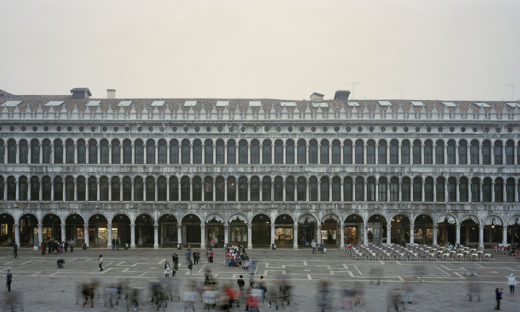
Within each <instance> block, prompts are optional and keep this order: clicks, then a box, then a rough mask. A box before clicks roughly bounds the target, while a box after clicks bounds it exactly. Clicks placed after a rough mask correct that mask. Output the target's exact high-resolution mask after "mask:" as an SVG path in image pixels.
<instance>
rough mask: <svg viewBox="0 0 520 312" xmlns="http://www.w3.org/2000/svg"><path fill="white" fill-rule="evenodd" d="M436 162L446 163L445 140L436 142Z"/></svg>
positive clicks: (438, 163) (439, 163)
mask: <svg viewBox="0 0 520 312" xmlns="http://www.w3.org/2000/svg"><path fill="white" fill-rule="evenodd" d="M435 163H436V164H437V165H443V164H444V141H442V140H437V142H436V143H435Z"/></svg>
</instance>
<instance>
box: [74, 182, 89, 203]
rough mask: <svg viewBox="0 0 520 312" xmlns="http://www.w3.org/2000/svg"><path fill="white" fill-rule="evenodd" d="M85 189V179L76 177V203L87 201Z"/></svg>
mask: <svg viewBox="0 0 520 312" xmlns="http://www.w3.org/2000/svg"><path fill="white" fill-rule="evenodd" d="M86 189H87V183H86V182H85V177H82V176H80V177H78V178H77V179H76V193H77V195H76V196H77V200H78V201H85V200H86V199H87V196H86Z"/></svg>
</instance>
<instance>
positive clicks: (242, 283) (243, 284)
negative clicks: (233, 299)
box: [237, 275, 246, 299]
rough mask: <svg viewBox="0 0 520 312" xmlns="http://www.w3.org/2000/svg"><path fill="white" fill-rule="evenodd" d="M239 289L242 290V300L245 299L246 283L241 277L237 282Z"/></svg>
mask: <svg viewBox="0 0 520 312" xmlns="http://www.w3.org/2000/svg"><path fill="white" fill-rule="evenodd" d="M237 285H238V289H239V290H240V298H241V299H244V286H245V285H246V282H245V281H244V277H243V276H242V275H240V278H239V279H238V280H237Z"/></svg>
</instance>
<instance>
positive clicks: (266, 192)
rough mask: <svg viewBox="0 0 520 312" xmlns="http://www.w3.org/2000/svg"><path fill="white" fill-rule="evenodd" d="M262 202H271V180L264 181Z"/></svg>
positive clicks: (265, 179)
mask: <svg viewBox="0 0 520 312" xmlns="http://www.w3.org/2000/svg"><path fill="white" fill-rule="evenodd" d="M262 201H271V178H270V177H264V178H263V179H262Z"/></svg>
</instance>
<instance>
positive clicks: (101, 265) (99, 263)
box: [97, 255, 103, 271]
mask: <svg viewBox="0 0 520 312" xmlns="http://www.w3.org/2000/svg"><path fill="white" fill-rule="evenodd" d="M97 262H98V265H99V271H103V255H99V258H98V259H97Z"/></svg>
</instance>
